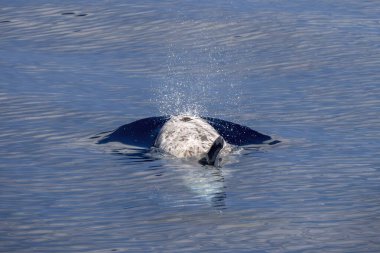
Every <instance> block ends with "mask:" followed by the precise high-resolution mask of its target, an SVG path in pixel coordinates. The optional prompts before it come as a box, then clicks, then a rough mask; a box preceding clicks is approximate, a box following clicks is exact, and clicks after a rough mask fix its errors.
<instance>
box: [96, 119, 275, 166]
mask: <svg viewBox="0 0 380 253" xmlns="http://www.w3.org/2000/svg"><path fill="white" fill-rule="evenodd" d="M109 142H119V143H123V144H127V145H131V146H136V147H141V148H152V147H155V148H157V149H158V150H160V151H162V152H163V153H168V154H170V155H172V156H175V157H178V158H184V159H195V160H197V161H198V162H199V163H200V164H202V165H213V166H218V165H219V164H220V161H221V154H223V153H228V152H231V150H232V147H233V146H246V145H254V144H256V145H257V144H269V145H274V144H276V143H279V142H280V141H278V140H273V139H272V138H271V137H270V136H268V135H265V134H262V133H259V132H257V131H255V130H253V129H251V128H249V127H247V126H242V125H239V124H236V123H232V122H229V121H225V120H221V119H216V118H210V117H200V116H192V115H174V116H159V117H150V118H144V119H140V120H137V121H134V122H132V123H129V124H126V125H123V126H120V127H119V128H117V129H116V130H114V131H111V132H106V133H103V137H102V138H101V139H99V140H98V142H97V143H98V144H105V143H109Z"/></svg>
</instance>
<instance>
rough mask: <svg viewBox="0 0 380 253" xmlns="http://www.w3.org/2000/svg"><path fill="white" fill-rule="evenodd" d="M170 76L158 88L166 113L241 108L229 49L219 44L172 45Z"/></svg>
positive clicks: (211, 112) (207, 112)
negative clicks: (229, 63)
mask: <svg viewBox="0 0 380 253" xmlns="http://www.w3.org/2000/svg"><path fill="white" fill-rule="evenodd" d="M168 51H169V53H168V55H167V62H166V65H167V75H166V76H165V77H164V78H163V80H162V84H161V85H159V87H157V88H156V89H155V93H156V94H155V95H156V96H155V97H156V103H157V104H158V107H159V111H160V113H161V114H165V115H178V114H190V115H217V114H218V113H217V112H218V111H221V110H226V109H228V108H234V109H235V110H236V109H237V108H239V106H238V104H239V97H240V93H241V92H240V90H239V89H238V88H237V87H238V86H239V85H238V84H237V83H236V82H235V81H234V80H233V79H232V78H230V76H228V75H227V71H226V68H228V64H227V63H226V61H227V60H228V59H227V57H226V52H225V51H224V50H222V49H221V48H219V47H217V46H211V47H210V46H208V45H197V44H195V45H191V46H187V47H186V48H184V47H182V46H178V45H170V48H169V50H168Z"/></svg>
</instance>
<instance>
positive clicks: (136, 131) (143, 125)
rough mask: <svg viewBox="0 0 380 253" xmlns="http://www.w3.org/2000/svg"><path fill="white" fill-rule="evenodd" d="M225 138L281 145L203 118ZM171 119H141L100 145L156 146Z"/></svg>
mask: <svg viewBox="0 0 380 253" xmlns="http://www.w3.org/2000/svg"><path fill="white" fill-rule="evenodd" d="M202 118H203V119H204V120H206V121H207V122H208V123H209V124H210V125H211V126H212V127H214V128H215V129H216V131H217V132H218V133H219V134H220V135H221V136H222V137H223V138H224V140H225V141H227V142H228V143H230V144H232V145H236V146H245V145H253V144H264V143H265V144H269V145H273V144H276V143H279V142H280V141H278V140H273V139H272V138H271V137H270V136H268V135H265V134H261V133H259V132H257V131H255V130H252V129H251V128H249V127H246V126H241V125H239V124H235V123H232V122H229V121H225V120H221V119H216V118H209V117H202ZM169 119H170V116H160V117H150V118H145V119H140V120H137V121H134V122H132V123H129V124H126V125H123V126H121V127H119V128H118V129H116V130H115V131H113V132H110V133H109V134H108V135H106V136H105V137H103V138H102V139H100V140H99V141H98V144H104V143H108V142H120V143H123V144H127V145H132V146H136V147H142V148H150V147H152V146H153V145H154V142H155V140H156V137H157V135H158V133H159V132H160V130H161V128H162V126H163V125H164V124H165V123H166V122H167V121H168V120H169Z"/></svg>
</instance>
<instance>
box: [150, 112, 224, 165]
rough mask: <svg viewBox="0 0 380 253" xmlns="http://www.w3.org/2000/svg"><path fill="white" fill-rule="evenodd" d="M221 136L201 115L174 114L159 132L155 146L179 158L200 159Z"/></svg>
mask: <svg viewBox="0 0 380 253" xmlns="http://www.w3.org/2000/svg"><path fill="white" fill-rule="evenodd" d="M219 136H220V135H219V134H218V132H217V131H216V130H215V129H214V128H213V127H212V126H211V125H210V124H209V123H208V122H207V121H205V120H204V119H202V118H200V117H197V116H188V115H179V116H172V117H171V118H170V120H168V122H166V123H165V125H164V126H163V127H162V129H161V131H160V133H159V134H158V137H157V139H156V142H155V146H156V147H157V148H159V149H160V150H161V151H163V152H165V153H168V154H171V155H173V156H175V157H178V158H185V159H189V158H194V159H198V160H199V159H201V158H202V157H204V156H205V155H206V154H207V152H208V151H209V149H210V147H211V145H212V144H213V142H214V141H215V140H216V139H217V138H218V137H219ZM227 146H229V145H228V144H227V143H226V145H225V147H224V148H223V149H224V150H225V149H228V147H227ZM222 151H223V150H222Z"/></svg>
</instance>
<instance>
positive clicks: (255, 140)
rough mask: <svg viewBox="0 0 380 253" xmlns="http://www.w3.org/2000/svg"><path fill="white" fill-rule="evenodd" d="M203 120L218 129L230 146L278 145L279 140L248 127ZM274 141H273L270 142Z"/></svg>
mask: <svg viewBox="0 0 380 253" xmlns="http://www.w3.org/2000/svg"><path fill="white" fill-rule="evenodd" d="M203 119H205V120H207V122H208V123H209V124H210V125H211V126H212V127H214V128H215V129H216V131H217V132H218V133H219V134H220V135H221V136H222V137H223V138H224V140H225V141H227V142H228V143H229V144H232V145H236V146H245V145H254V144H264V143H266V144H270V145H273V144H276V143H279V141H277V140H272V138H271V137H270V136H269V135H265V134H262V133H259V132H257V131H255V130H253V129H251V128H249V127H247V126H242V125H239V124H236V123H232V122H229V121H225V120H221V119H216V118H209V117H204V118H203ZM270 140H272V141H270Z"/></svg>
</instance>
